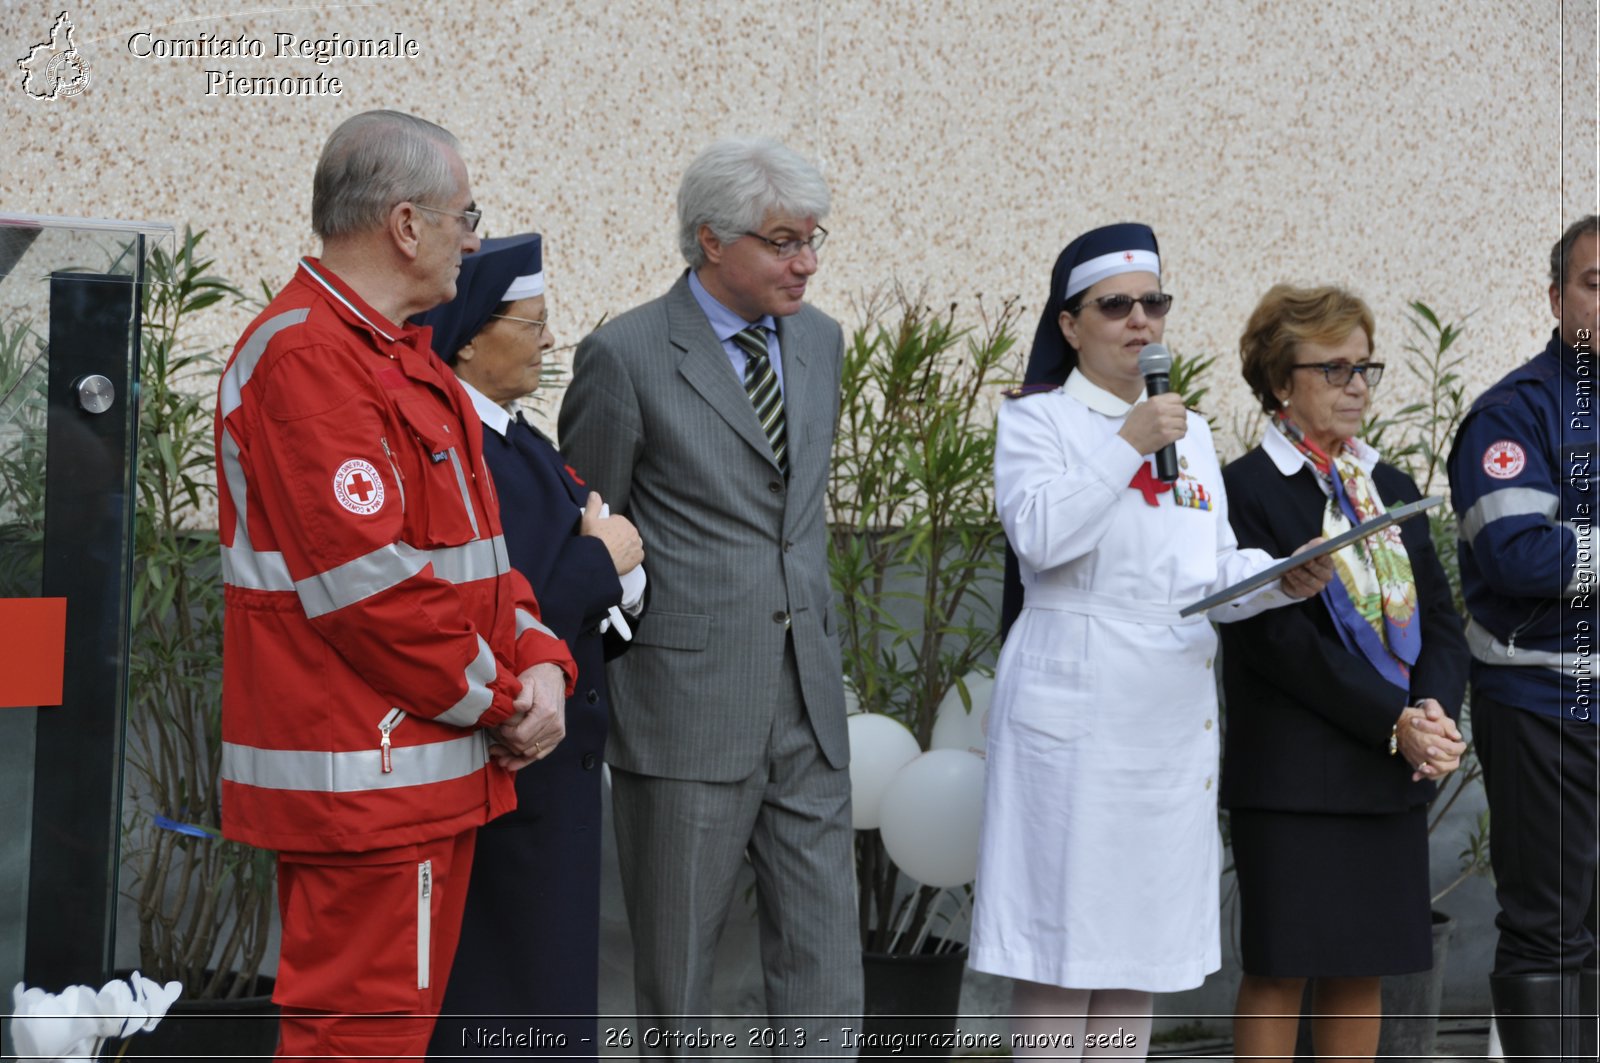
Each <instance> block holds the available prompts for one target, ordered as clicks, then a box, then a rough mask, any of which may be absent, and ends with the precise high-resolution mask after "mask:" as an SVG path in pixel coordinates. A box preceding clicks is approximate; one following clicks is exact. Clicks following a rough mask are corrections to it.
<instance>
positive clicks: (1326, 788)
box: [1219, 447, 1468, 813]
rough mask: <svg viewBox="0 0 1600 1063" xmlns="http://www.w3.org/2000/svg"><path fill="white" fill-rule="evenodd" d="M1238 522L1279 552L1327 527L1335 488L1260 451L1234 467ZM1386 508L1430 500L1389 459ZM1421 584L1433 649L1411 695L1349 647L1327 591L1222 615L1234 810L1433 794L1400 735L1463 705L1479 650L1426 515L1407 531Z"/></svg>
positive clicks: (1384, 473) (1427, 638) (1383, 471)
mask: <svg viewBox="0 0 1600 1063" xmlns="http://www.w3.org/2000/svg"><path fill="white" fill-rule="evenodd" d="M1222 478H1223V482H1224V484H1225V485H1226V487H1227V492H1228V519H1229V521H1230V523H1231V524H1232V525H1233V530H1234V534H1235V535H1237V536H1238V539H1239V545H1240V546H1241V547H1258V548H1260V549H1263V550H1266V551H1267V552H1268V553H1270V554H1272V555H1273V556H1274V557H1287V556H1288V555H1289V554H1290V553H1292V552H1293V551H1294V550H1295V548H1297V547H1299V546H1300V545H1301V544H1303V543H1304V542H1306V541H1307V540H1308V539H1311V538H1314V537H1316V536H1318V535H1321V534H1322V512H1323V508H1324V507H1325V506H1326V505H1327V504H1328V500H1327V496H1326V495H1324V494H1323V493H1322V487H1321V486H1320V485H1319V484H1318V482H1317V477H1316V474H1315V473H1313V472H1312V471H1311V470H1310V469H1308V468H1301V469H1300V470H1299V471H1297V472H1295V473H1294V474H1293V475H1290V476H1285V475H1284V474H1283V473H1282V472H1280V471H1279V470H1278V467H1277V466H1276V465H1275V464H1274V463H1273V461H1272V458H1271V456H1269V455H1268V454H1267V453H1266V452H1265V451H1264V450H1262V449H1261V448H1260V447H1257V448H1256V449H1254V450H1252V451H1251V452H1250V453H1248V454H1246V455H1245V456H1244V457H1242V458H1240V459H1239V460H1238V461H1235V462H1232V463H1230V464H1229V465H1228V467H1227V468H1226V469H1224V470H1223V473H1222ZM1372 478H1373V482H1374V484H1375V485H1376V487H1377V490H1378V496H1379V497H1380V498H1382V499H1383V501H1384V504H1385V505H1387V506H1391V507H1392V506H1394V505H1397V504H1400V503H1404V502H1413V501H1415V500H1416V499H1418V498H1420V497H1421V492H1420V491H1418V490H1417V485H1416V484H1414V483H1412V481H1411V478H1410V477H1408V476H1407V475H1406V474H1405V473H1403V472H1401V471H1400V470H1399V469H1396V468H1394V467H1393V466H1391V465H1385V464H1384V463H1382V462H1379V463H1378V464H1377V465H1376V466H1375V467H1374V468H1373V473H1372ZM1400 538H1401V541H1402V542H1404V543H1405V547H1406V553H1407V554H1408V555H1409V556H1410V558H1411V570H1412V573H1413V575H1414V577H1415V579H1416V584H1417V611H1418V618H1419V621H1420V623H1421V625H1422V650H1421V652H1420V654H1419V655H1418V657H1417V663H1416V665H1415V667H1413V668H1412V670H1411V689H1410V690H1409V691H1406V690H1401V689H1400V688H1399V687H1397V686H1395V685H1394V684H1392V683H1390V682H1388V681H1387V680H1385V679H1384V678H1383V677H1382V676H1381V675H1379V674H1378V670H1377V669H1376V668H1374V667H1373V666H1372V665H1371V664H1369V663H1368V662H1367V661H1366V659H1365V658H1363V657H1360V656H1358V655H1356V654H1354V653H1351V652H1350V651H1349V650H1347V649H1345V647H1344V643H1343V642H1342V641H1340V638H1339V634H1338V631H1337V630H1336V629H1335V628H1334V625H1333V618H1332V616H1330V615H1329V613H1328V607H1327V605H1326V604H1324V603H1323V601H1322V598H1321V596H1320V595H1319V596H1317V597H1314V598H1311V599H1308V600H1307V601H1304V602H1300V603H1297V604H1294V605H1288V606H1284V607H1283V608H1281V609H1273V610H1271V611H1269V612H1265V613H1262V614H1260V615H1259V616H1255V617H1252V618H1250V619H1249V620H1241V621H1237V622H1234V623H1229V624H1222V625H1220V628H1221V635H1222V687H1223V699H1224V703H1225V706H1226V714H1227V715H1226V719H1227V730H1226V732H1225V734H1224V739H1223V764H1222V788H1221V792H1220V794H1219V798H1220V800H1221V803H1222V807H1224V808H1258V809H1273V810H1277V811H1285V812H1342V813H1390V812H1401V811H1404V810H1406V809H1408V808H1412V807H1415V806H1417V805H1421V804H1424V803H1426V802H1427V800H1428V799H1429V798H1430V797H1431V796H1432V795H1433V792H1434V784H1433V783H1432V782H1431V781H1430V780H1427V779H1423V780H1420V781H1418V782H1412V781H1411V772H1412V767H1411V765H1410V764H1408V763H1407V762H1406V760H1405V758H1404V757H1401V756H1390V755H1389V734H1390V729H1391V728H1392V727H1393V726H1394V722H1395V720H1396V719H1397V718H1398V717H1399V715H1400V712H1401V710H1402V709H1404V708H1405V707H1406V706H1407V705H1410V704H1413V703H1415V702H1416V701H1418V700H1419V699H1421V698H1430V697H1431V698H1436V699H1437V700H1438V701H1439V703H1440V704H1441V705H1443V706H1444V709H1445V711H1446V712H1448V713H1449V714H1450V715H1451V716H1452V717H1459V716H1460V713H1461V701H1462V696H1463V694H1464V693H1465V691H1466V685H1467V668H1468V652H1467V642H1466V637H1465V635H1463V633H1462V629H1461V618H1460V617H1459V616H1458V615H1457V614H1456V610H1455V602H1454V599H1453V597H1452V595H1451V592H1450V583H1449V580H1447V579H1446V578H1445V572H1444V568H1443V566H1441V565H1440V563H1439V557H1438V554H1437V553H1436V552H1435V551H1434V548H1433V540H1432V537H1431V536H1430V534H1429V530H1428V521H1427V520H1426V519H1425V518H1422V517H1418V518H1416V519H1414V520H1410V521H1407V522H1406V523H1404V524H1402V525H1401V526H1400Z"/></svg>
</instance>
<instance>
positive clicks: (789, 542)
mask: <svg viewBox="0 0 1600 1063" xmlns="http://www.w3.org/2000/svg"><path fill="white" fill-rule="evenodd" d="M793 549H794V540H793V539H785V540H784V541H783V552H784V553H786V554H787V553H788V552H789V551H790V550H793Z"/></svg>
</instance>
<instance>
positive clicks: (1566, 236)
mask: <svg viewBox="0 0 1600 1063" xmlns="http://www.w3.org/2000/svg"><path fill="white" fill-rule="evenodd" d="M1584 233H1594V234H1595V235H1596V236H1600V215H1595V214H1591V215H1589V216H1588V217H1587V218H1579V219H1578V220H1577V221H1575V222H1573V223H1572V224H1571V225H1569V226H1567V231H1566V232H1564V233H1562V234H1561V239H1559V240H1557V241H1556V245H1555V246H1554V247H1552V248H1551V249H1550V283H1551V284H1554V285H1555V286H1556V287H1557V288H1560V287H1562V286H1564V285H1565V284H1566V282H1567V270H1568V269H1569V268H1570V267H1571V266H1572V245H1573V244H1576V243H1577V242H1578V238H1579V237H1580V236H1582V235H1583V234H1584Z"/></svg>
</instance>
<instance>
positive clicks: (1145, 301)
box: [1073, 292, 1172, 321]
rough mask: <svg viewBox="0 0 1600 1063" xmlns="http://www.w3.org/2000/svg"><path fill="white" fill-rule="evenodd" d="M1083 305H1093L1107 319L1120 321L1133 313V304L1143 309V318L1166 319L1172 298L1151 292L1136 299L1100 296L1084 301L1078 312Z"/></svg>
mask: <svg viewBox="0 0 1600 1063" xmlns="http://www.w3.org/2000/svg"><path fill="white" fill-rule="evenodd" d="M1084 303H1093V304H1094V305H1095V306H1097V307H1099V308H1100V312H1101V313H1102V314H1104V315H1105V316H1106V317H1107V318H1108V319H1110V320H1112V321H1121V320H1122V319H1123V318H1125V317H1127V316H1128V315H1129V314H1131V313H1133V304H1134V303H1138V304H1139V305H1140V306H1142V307H1144V316H1145V317H1166V316H1167V311H1168V310H1171V309H1172V296H1170V295H1168V294H1167V293H1166V292H1152V293H1150V294H1149V295H1141V296H1139V297H1138V298H1137V299H1135V298H1134V297H1133V296H1131V295H1102V296H1101V297H1100V298H1098V299H1085V300H1084V301H1083V303H1079V304H1078V310H1082V309H1083V306H1084ZM1077 312H1078V311H1077V310H1074V311H1073V313H1077Z"/></svg>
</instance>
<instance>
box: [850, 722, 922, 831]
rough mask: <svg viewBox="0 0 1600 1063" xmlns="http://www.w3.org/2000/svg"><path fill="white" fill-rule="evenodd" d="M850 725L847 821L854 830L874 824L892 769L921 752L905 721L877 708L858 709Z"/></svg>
mask: <svg viewBox="0 0 1600 1063" xmlns="http://www.w3.org/2000/svg"><path fill="white" fill-rule="evenodd" d="M846 723H847V725H848V726H849V728H850V821H851V823H852V824H853V825H854V826H855V828H856V830H871V829H872V828H874V827H876V826H877V825H878V806H879V805H881V804H882V803H883V791H884V790H885V789H886V788H887V787H888V785H889V780H890V779H893V778H894V776H895V772H897V771H899V770H900V769H901V768H903V767H905V765H906V764H907V763H909V762H910V761H911V760H912V759H914V758H915V757H916V755H917V754H918V753H920V752H922V748H921V747H920V746H918V745H917V739H916V737H915V736H914V735H912V733H911V732H910V731H909V730H907V729H906V725H905V724H903V723H901V722H900V721H899V720H896V719H894V718H893V717H890V716H885V715H883V714H882V713H877V712H858V713H856V714H855V715H854V716H851V717H849V719H848V720H847V721H846Z"/></svg>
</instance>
